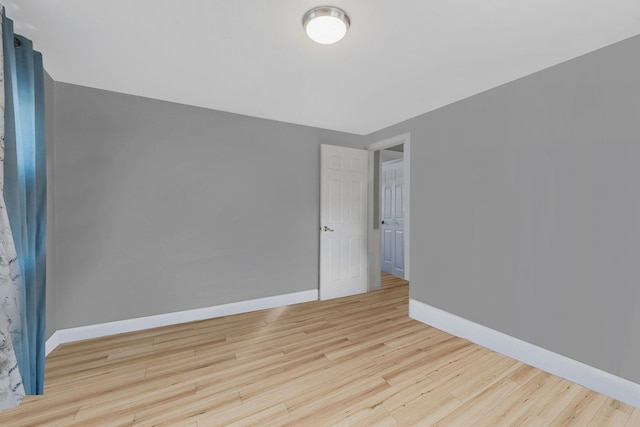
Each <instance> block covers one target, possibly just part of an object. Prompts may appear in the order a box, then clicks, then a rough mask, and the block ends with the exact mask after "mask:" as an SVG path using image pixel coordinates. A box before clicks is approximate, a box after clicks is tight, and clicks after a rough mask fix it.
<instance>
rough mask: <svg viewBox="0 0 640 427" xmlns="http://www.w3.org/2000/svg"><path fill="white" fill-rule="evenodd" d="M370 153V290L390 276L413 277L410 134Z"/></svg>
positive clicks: (376, 146) (381, 143)
mask: <svg viewBox="0 0 640 427" xmlns="http://www.w3.org/2000/svg"><path fill="white" fill-rule="evenodd" d="M367 149H368V150H369V153H370V154H369V164H370V165H371V167H370V168H369V182H370V185H369V201H370V202H369V221H368V222H369V233H368V245H369V248H368V258H369V291H373V290H378V289H381V287H382V281H383V280H382V277H383V276H385V277H388V275H389V274H391V275H392V276H395V277H400V278H403V279H405V280H407V281H409V280H410V279H409V277H410V233H409V230H410V185H411V183H410V175H409V171H410V153H411V140H410V134H408V133H406V134H402V135H398V136H396V137H393V138H389V139H385V140H383V141H379V142H376V143H374V144H371V145H370V146H369V147H367Z"/></svg>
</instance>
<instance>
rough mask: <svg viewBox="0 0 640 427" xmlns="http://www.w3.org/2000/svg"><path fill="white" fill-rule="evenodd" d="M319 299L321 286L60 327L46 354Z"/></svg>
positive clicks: (52, 338) (49, 342)
mask: <svg viewBox="0 0 640 427" xmlns="http://www.w3.org/2000/svg"><path fill="white" fill-rule="evenodd" d="M317 299H318V290H317V289H312V290H309V291H302V292H294V293H291V294H284V295H276V296H272V297H266V298H258V299H252V300H248V301H240V302H232V303H229V304H222V305H215V306H212V307H205V308H196V309H193V310H186V311H177V312H173V313H166V314H158V315H155V316H147V317H138V318H135V319H126V320H118V321H115V322H108V323H99V324H96V325H88V326H80V327H77V328H69V329H60V330H57V331H55V332H54V333H53V335H51V337H49V339H48V340H47V342H46V344H45V354H47V355H48V354H49V353H51V352H52V351H53V350H55V348H56V347H57V346H59V345H60V344H64V343H68V342H73V341H80V340H86V339H90V338H99V337H104V336H107V335H115V334H122V333H125V332H134V331H141V330H144V329H151V328H157V327H160V326H168V325H176V324H179V323H187V322H193V321H196V320H205V319H212V318H215V317H221V316H230V315H232V314H239V313H247V312H250V311H256V310H264V309H266V308H273V307H281V306H284V305H291V304H299V303H302V302H308V301H316V300H317Z"/></svg>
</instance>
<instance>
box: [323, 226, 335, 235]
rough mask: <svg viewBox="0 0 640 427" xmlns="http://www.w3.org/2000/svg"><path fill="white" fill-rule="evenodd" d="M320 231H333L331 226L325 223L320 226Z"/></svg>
mask: <svg viewBox="0 0 640 427" xmlns="http://www.w3.org/2000/svg"><path fill="white" fill-rule="evenodd" d="M322 231H330V232H332V233H333V228H329V227H327V226H326V225H325V226H324V227H322Z"/></svg>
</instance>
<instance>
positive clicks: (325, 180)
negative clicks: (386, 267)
mask: <svg viewBox="0 0 640 427" xmlns="http://www.w3.org/2000/svg"><path fill="white" fill-rule="evenodd" d="M320 150H321V162H320V299H323V300H325V299H330V298H338V297H343V296H347V295H354V294H361V293H365V292H367V207H368V205H367V203H368V201H367V184H368V167H369V153H368V151H366V150H357V149H354V148H345V147H336V146H333V145H324V144H323V145H321V147H320Z"/></svg>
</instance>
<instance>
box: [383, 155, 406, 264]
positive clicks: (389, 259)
mask: <svg viewBox="0 0 640 427" xmlns="http://www.w3.org/2000/svg"><path fill="white" fill-rule="evenodd" d="M403 183H404V165H403V162H402V160H394V161H390V162H385V163H383V164H382V185H381V188H382V194H381V204H380V205H381V210H382V212H381V213H380V218H381V220H382V224H381V225H380V232H381V233H382V236H381V243H382V260H381V262H382V271H384V272H385V273H389V274H393V275H394V276H396V277H404V200H403V198H404V197H403V196H404V195H403Z"/></svg>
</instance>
